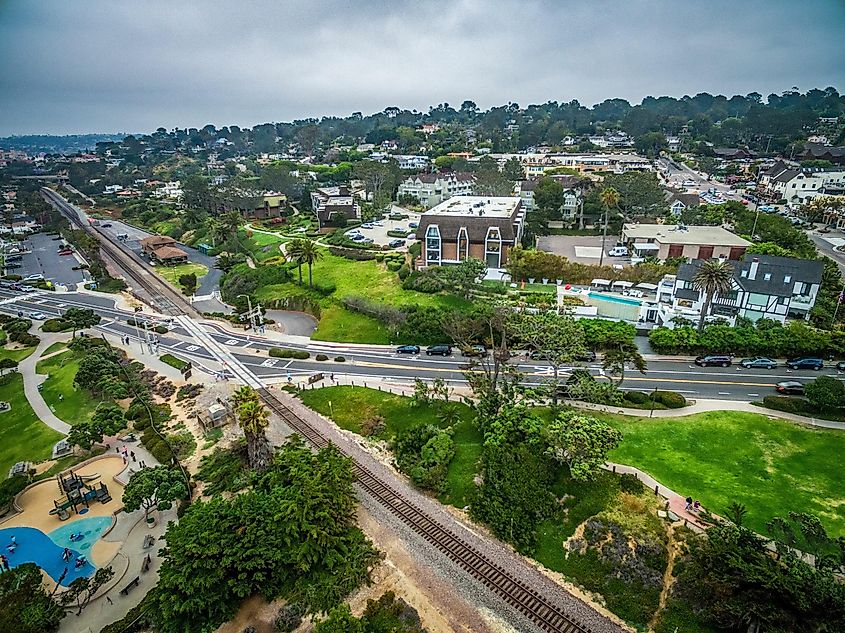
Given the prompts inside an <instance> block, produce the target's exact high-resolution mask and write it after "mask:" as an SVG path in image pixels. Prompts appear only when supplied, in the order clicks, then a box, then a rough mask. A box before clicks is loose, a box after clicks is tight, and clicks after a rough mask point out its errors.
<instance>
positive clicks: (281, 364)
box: [0, 290, 838, 401]
mask: <svg viewBox="0 0 845 633" xmlns="http://www.w3.org/2000/svg"><path fill="white" fill-rule="evenodd" d="M69 307H85V308H92V309H94V310H95V311H96V312H97V313H98V314H100V315H101V316H102V318H103V321H102V322H101V324H100V325H99V326H98V329H99V330H101V331H103V332H108V333H111V334H116V335H118V336H127V335H128V336H130V337H131V338H132V340H133V341H135V342H136V344H137V343H138V336H139V335H140V336H141V337H142V338H143V331H139V330H138V329H137V328H136V327H135V326H133V325H129V323H127V320H129V319H133V318H135V317H136V316H138V317H140V318H148V316H149V315H147V314H146V313H141V314H139V315H136V314H135V313H134V312H130V311H127V310H122V309H120V308H117V307H115V304H114V300H113V299H112V298H111V297H109V296H108V295H94V294H88V293H75V292H70V293H54V292H46V291H45V292H40V293H38V294H34V293H33V294H23V293H20V292H15V291H10V290H0V310H2V311H4V312H6V313H9V314H17V313H18V312H22V313H23V314H24V315H25V316H26V315H28V314H29V312H33V311H40V312H43V313H44V314H46V315H48V316H57V315H59V314H61V312H62V311H63V310H66V309H67V308H69ZM169 327H170V330H169V332H168V333H167V334H165V335H160V336H157V337H156V338H157V340H158V345H157V351H158V353H160V354H161V353H165V352H169V353H172V354H175V355H177V356H179V357H182V358H185V359H188V360H192V361H194V363H195V365H196V367H197V369H198V370H199V371H207V372H209V373H211V374H213V373H214V372H215V371H216V370H217V368H216V365H215V362H214V358H215V356H214V354H212V353H211V352H210V351H209V350H208V349H206V346H205V345H203V344H202V343H201V342H200V341H198V340H196V337H195V336H194V335H193V334H192V333H191V332H188V331H186V330H185V329H184V328H183V327H182V326H181V325H180V324H179V323H178V322H174V323H172V324H171V325H170V326H169ZM202 327H203V330H204V331H205V332H206V333H207V334H208V335H209V336H210V337H211V339H213V341H214V342H215V343H216V344H217V345H220V346H223V347H225V348H226V349H227V350H228V351H229V352H230V353H231V354H232V355H234V357H235V358H236V359H238V360H239V361H240V362H242V363H243V364H244V365H246V366H247V367H249V369H251V370H252V371H253V372H254V373H255V374H256V375H257V376H259V377H260V378H261V379H263V380H267V381H278V380H282V381H285V380H287V378H288V376H290V377H291V379H292V380H294V381H300V380H304V379H306V377H307V376H310V375H312V374H314V373H316V372H323V373H324V374H329V373H334V374H336V375H338V376H341V375H343V376H349V377H351V378H352V379H354V380H356V381H357V380H358V379H360V380H361V381H362V382H364V381H366V380H368V379H371V380H372V379H376V378H382V379H390V380H395V381H402V382H411V381H413V380H414V378H416V377H421V378H428V379H433V378H436V377H440V378H443V379H444V380H447V381H449V382H450V383H451V384H462V383H464V382H465V378H464V371H465V369H466V367H467V364H468V362H469V359H467V358H464V357H462V356H461V355H460V354H459V353H455V354H453V355H452V356H450V357H446V358H444V357H440V356H436V357H429V356H426V355H425V354H424V353H423V354H421V355H420V356H409V355H403V354H397V353H396V352H395V348H392V347H387V346H378V345H372V346H361V345H344V344H340V343H325V342H320V341H311V340H308V339H306V338H304V337H303V338H295V339H294V338H291V339H290V342H284V343H281V342H279V341H276V340H273V339H271V338H268V337H265V336H261V335H258V334H255V333H252V332H232V331H230V330H229V329H228V328H226V327H224V326H223V325H221V324H218V323H213V322H205V323H204V324H203V326H202ZM273 347H282V348H287V349H299V350H306V351H308V352H309V353H310V354H311V357H310V358H308V359H306V360H297V359H283V358H272V357H270V356H269V355H268V352H269V350H270V349H271V348H273ZM145 353H149V350H146V352H145ZM321 353H322V354H325V355H326V356H327V357H328V358H329V360H327V361H317V360H316V359H315V358H314V357H315V356H316V355H317V354H321ZM337 356H343V358H344V362H335V361H334V358H335V357H337ZM512 362H513V363H514V364H516V365H517V366H518V367H519V369H520V371H521V372H522V373H523V374H524V376H525V382H526V383H527V384H531V385H538V384H542V383H544V382H547V381H549V380H550V379H551V375H552V368H551V367H550V366H549V364H548V363H544V362H539V361H533V360H530V359H529V358H527V357H526V356H525V355H519V356H516V357H515V358H514V359H513V361H512ZM648 365H649V366H648V370H647V372H646V374H645V375H642V374H639V373H638V372H636V371H634V370H629V371H627V372H626V375H625V380H624V382H623V388H625V389H631V390H639V391H651V390H654V389H668V390H672V391H679V392H681V393H683V394H684V395H686V396H687V397H689V398H715V399H724V400H740V401H750V400H757V399H760V398H762V397H763V396H766V395H770V394H774V393H775V391H774V387H775V385H776V383H777V382H779V381H781V380H799V381H801V382H808V381H810V380H812V379H813V378H815V377H817V376H818V375H819V374H820V373H824V374H831V375H838V372H836V370H835V368H833V367H830V368H826V369H824V370H822V371H821V372H813V371H792V370H789V369H787V368H785V367H783V366H781V367H778V368H776V369H774V370H763V369H743V368H742V367H740V366H739V365H733V366H731V367H726V368H721V367H718V368H711V367H707V368H703V367H697V366H696V365H695V364H693V362H692V361H691V360H677V359H661V358H651V359H649V363H648ZM580 366H583V367H587V368H588V369H589V370H590V371H591V372H592V373H593V374H595V375H598V376H600V375H602V369H601V365H600V363H586V364H583V365H580ZM573 368H574V366H566V367H562V368H561V370H562V371H563V372H564V373H568V372H569V371H571V370H572V369H573Z"/></svg>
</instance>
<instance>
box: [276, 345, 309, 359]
mask: <svg viewBox="0 0 845 633" xmlns="http://www.w3.org/2000/svg"><path fill="white" fill-rule="evenodd" d="M269 354H270V356H272V357H273V358H295V359H297V360H305V359H306V358H310V357H311V354H309V353H308V352H306V351H305V350H301V349H282V348H281V347H271V348H270V351H269Z"/></svg>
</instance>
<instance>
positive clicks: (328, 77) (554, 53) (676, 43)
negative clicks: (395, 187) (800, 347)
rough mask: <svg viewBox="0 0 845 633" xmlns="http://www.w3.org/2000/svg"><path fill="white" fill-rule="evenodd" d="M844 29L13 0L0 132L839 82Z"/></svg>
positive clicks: (5, 23) (729, 6)
mask: <svg viewBox="0 0 845 633" xmlns="http://www.w3.org/2000/svg"><path fill="white" fill-rule="evenodd" d="M843 32H845V7H843V4H842V3H841V2H838V1H834V0H831V1H828V0H817V1H816V2H813V3H812V10H808V6H807V5H806V4H804V3H798V2H788V1H781V0H768V1H762V0H753V1H749V2H735V1H732V2H729V1H726V0H709V1H708V2H706V3H704V2H693V1H680V0H674V1H671V0H658V1H646V0H628V1H621V0H619V1H611V0H594V1H592V2H582V1H580V0H579V1H577V2H576V1H570V0H566V1H564V0H560V1H558V2H555V1H530V0H522V1H519V0H517V1H509V0H488V1H487V2H482V1H480V0H452V1H449V2H446V1H443V2H439V1H438V2H412V1H410V0H399V1H392V2H391V1H388V0H384V1H371V2H364V1H363V0H361V1H354V0H349V1H343V0H312V1H310V2H301V3H299V2H297V3H292V2H279V1H275V2H273V1H267V2H259V1H243V0H242V1H239V2H234V1H230V2H211V1H206V2H182V1H176V0H144V1H143V2H115V1H113V0H112V1H108V0H99V1H97V0H91V1H87V2H73V3H70V2H64V1H61V0H40V1H39V2H30V1H27V0H11V1H7V2H5V3H0V135H2V134H9V133H28V132H53V133H71V132H83V131H149V130H152V129H154V128H156V127H158V126H164V127H168V128H169V127H173V126H201V125H204V124H205V123H214V124H217V125H227V124H239V125H253V124H255V123H261V122H265V121H281V120H290V119H294V118H301V117H307V116H322V115H331V114H337V115H345V114H348V113H350V112H353V111H356V110H360V111H363V112H365V113H366V112H372V111H378V110H381V109H383V108H384V107H385V106H388V105H398V106H400V107H408V108H419V109H425V108H427V107H428V106H429V105H432V104H436V103H440V102H443V101H448V102H449V103H453V104H459V103H460V102H461V101H462V100H463V99H472V100H474V101H475V102H476V103H478V104H479V106H482V107H488V106H490V105H498V104H502V103H506V102H508V101H517V102H518V103H520V104H522V105H526V104H528V103H537V102H544V101H548V100H557V101H569V100H571V99H578V100H579V101H581V102H582V103H585V104H593V103H595V102H598V101H601V100H603V99H605V98H610V97H623V98H627V99H629V100H631V101H639V100H640V99H641V98H642V97H644V96H646V95H654V96H660V95H664V94H668V95H673V96H682V95H683V94H695V93H697V92H712V93H726V94H734V93H741V94H746V93H748V92H751V91H757V92H760V93H763V94H764V95H765V94H768V93H769V92H781V91H783V90H785V89H788V88H791V87H792V86H798V87H799V88H801V89H802V90H805V89H808V88H812V87H819V88H824V87H826V86H828V85H834V86H836V87H838V88H842V83H843V79H845V47H843V46H842V45H841V38H842V34H843Z"/></svg>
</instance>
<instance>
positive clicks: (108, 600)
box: [106, 596, 114, 604]
mask: <svg viewBox="0 0 845 633" xmlns="http://www.w3.org/2000/svg"><path fill="white" fill-rule="evenodd" d="M106 602H108V603H109V604H114V602H112V601H111V598H109V597H108V596H106Z"/></svg>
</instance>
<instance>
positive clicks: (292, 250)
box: [285, 238, 308, 284]
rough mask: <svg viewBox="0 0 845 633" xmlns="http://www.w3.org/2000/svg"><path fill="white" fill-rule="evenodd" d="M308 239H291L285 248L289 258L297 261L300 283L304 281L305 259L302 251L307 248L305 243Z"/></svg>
mask: <svg viewBox="0 0 845 633" xmlns="http://www.w3.org/2000/svg"><path fill="white" fill-rule="evenodd" d="M307 242H308V240H306V239H303V238H297V239H295V240H291V242H290V243H289V244H288V245H287V248H286V249H285V255H287V258H288V259H289V260H290V261H292V262H294V263H296V269H297V270H298V271H299V283H300V284H301V283H302V264H304V263H305V260H304V259H303V258H302V253H303V252H304V250H305V244H306V243H307Z"/></svg>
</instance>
